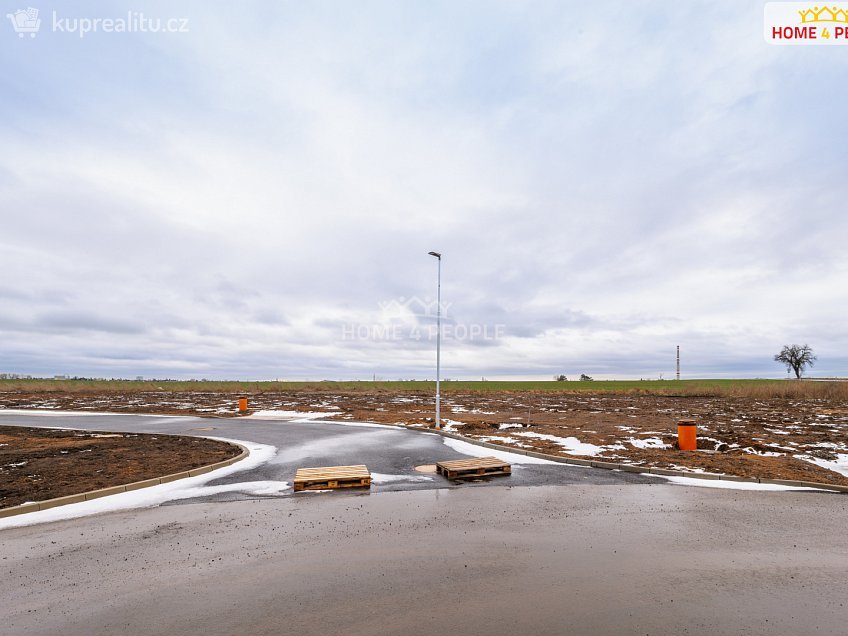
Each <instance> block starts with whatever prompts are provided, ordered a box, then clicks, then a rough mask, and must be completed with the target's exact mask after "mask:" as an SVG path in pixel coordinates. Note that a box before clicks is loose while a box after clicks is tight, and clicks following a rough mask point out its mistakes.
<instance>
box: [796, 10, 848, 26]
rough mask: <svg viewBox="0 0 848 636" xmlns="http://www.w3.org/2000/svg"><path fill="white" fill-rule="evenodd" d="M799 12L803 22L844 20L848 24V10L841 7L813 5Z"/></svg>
mask: <svg viewBox="0 0 848 636" xmlns="http://www.w3.org/2000/svg"><path fill="white" fill-rule="evenodd" d="M798 13H799V14H800V16H801V23H802V24H808V23H811V22H844V23H845V24H848V10H846V9H840V8H839V7H833V6H832V7H821V8H819V7H813V8H812V9H804V10H802V11H799V12H798Z"/></svg>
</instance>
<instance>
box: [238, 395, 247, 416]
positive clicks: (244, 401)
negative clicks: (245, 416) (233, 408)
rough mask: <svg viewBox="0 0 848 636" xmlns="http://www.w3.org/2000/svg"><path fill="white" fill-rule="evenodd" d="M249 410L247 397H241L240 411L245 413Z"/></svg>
mask: <svg viewBox="0 0 848 636" xmlns="http://www.w3.org/2000/svg"><path fill="white" fill-rule="evenodd" d="M246 410H247V398H239V412H240V413H244V412H245V411H246Z"/></svg>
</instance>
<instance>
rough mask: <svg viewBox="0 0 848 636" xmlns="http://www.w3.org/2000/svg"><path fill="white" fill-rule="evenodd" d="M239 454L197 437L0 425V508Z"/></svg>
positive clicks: (128, 480) (140, 478)
mask: <svg viewBox="0 0 848 636" xmlns="http://www.w3.org/2000/svg"><path fill="white" fill-rule="evenodd" d="M240 452H241V449H239V448H238V447H237V446H233V445H232V444H227V443H226V442H218V441H215V440H210V439H202V438H198V437H181V436H174V435H146V434H132V433H102V432H86V431H68V430H54V429H42V428H28V427H23V426H20V427H19V426H0V508H6V507H8V506H16V505H18V504H22V503H25V502H28V501H44V500H45V499H52V498H54V497H64V496H66V495H75V494H78V493H82V492H88V491H89V490H96V489H98V488H107V487H109V486H119V485H121V484H128V483H131V482H134V481H141V480H144V479H153V478H154V477H161V476H163V475H167V474H170V473H178V472H182V471H184V470H191V469H192V468H199V467H201V466H206V465H208V464H213V463H215V462H218V461H223V460H225V459H229V458H230V457H235V456H236V455H238V454H239V453H240Z"/></svg>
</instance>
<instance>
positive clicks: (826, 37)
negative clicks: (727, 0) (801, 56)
mask: <svg viewBox="0 0 848 636" xmlns="http://www.w3.org/2000/svg"><path fill="white" fill-rule="evenodd" d="M763 26H764V31H763V35H764V37H765V39H766V42H769V43H771V44H803V45H811V44H848V2H842V3H835V4H827V5H825V4H821V5H820V4H818V3H810V2H768V3H766V6H765V14H764V20H763Z"/></svg>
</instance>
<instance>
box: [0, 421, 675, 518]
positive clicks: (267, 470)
mask: <svg viewBox="0 0 848 636" xmlns="http://www.w3.org/2000/svg"><path fill="white" fill-rule="evenodd" d="M4 424H5V425H13V424H14V425H20V426H53V427H57V426H61V427H65V426H67V427H70V428H85V429H87V430H96V431H110V432H133V433H170V434H180V435H199V436H208V437H224V438H228V439H237V440H247V441H252V442H259V443H261V444H269V445H272V446H275V447H276V448H277V454H276V456H275V457H274V459H272V460H271V461H269V462H267V463H265V464H262V465H261V466H258V467H257V468H254V469H251V470H246V471H240V472H237V473H234V474H232V475H229V476H227V477H224V478H222V479H215V480H212V481H209V482H208V485H210V486H215V485H219V484H234V483H239V482H252V481H287V482H291V481H292V479H293V478H294V474H295V471H296V470H297V468H299V467H307V466H342V465H351V464H365V465H366V466H368V469H369V470H370V471H371V472H372V473H380V474H384V475H392V476H407V477H409V478H410V480H409V481H403V480H398V481H393V482H391V483H375V484H374V485H373V486H372V491H373V492H375V493H376V492H385V491H396V490H427V489H433V488H457V487H462V488H469V487H486V486H495V487H504V486H541V485H567V484H578V483H581V484H596V485H601V484H638V483H662V482H663V480H660V479H658V478H657V477H648V476H644V475H639V474H637V473H624V472H619V471H608V470H597V469H589V468H584V467H579V466H568V465H563V464H557V465H547V464H521V465H514V466H513V474H512V475H511V476H509V477H492V478H487V479H481V480H478V481H474V482H463V483H459V482H451V481H448V480H447V479H445V478H443V477H441V476H439V475H429V477H430V479H429V480H423V479H421V477H422V473H419V472H416V471H415V467H416V466H420V465H424V464H433V463H435V462H437V461H439V460H447V459H463V458H467V457H468V456H467V455H463V454H461V453H459V452H457V451H455V450H453V449H451V448H450V447H449V446H447V445H445V443H444V438H442V437H441V436H438V435H434V434H431V433H425V432H419V431H414V430H407V429H400V428H398V429H395V428H389V427H373V426H356V425H351V424H338V423H327V422H316V421H287V420H273V421H272V420H259V419H246V418H238V419H233V418H226V419H225V418H221V419H215V418H195V417H153V416H138V415H84V416H83V415H74V416H68V417H62V416H60V415H56V416H50V417H44V416H34V415H7V414H2V413H0V425H4ZM200 429H206V430H200ZM292 494H293V493H292V492H291V491H289V492H287V493H285V494H284V495H282V496H292ZM332 494H334V495H338V496H346V495H349V494H351V493H350V491H348V490H343V491H336V492H334V493H332ZM300 495H301V494H300V493H298V494H297V495H295V496H300ZM306 495H307V496H308V495H309V493H306ZM254 497H256V495H248V494H244V493H238V492H229V493H222V494H217V495H211V496H210V497H204V498H203V500H213V501H230V500H236V499H246V498H254ZM195 501H197V500H194V499H192V500H180V501H178V502H175V503H179V504H182V503H194V502H195Z"/></svg>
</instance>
